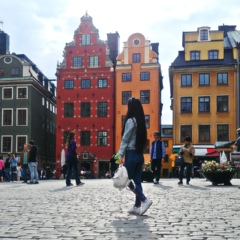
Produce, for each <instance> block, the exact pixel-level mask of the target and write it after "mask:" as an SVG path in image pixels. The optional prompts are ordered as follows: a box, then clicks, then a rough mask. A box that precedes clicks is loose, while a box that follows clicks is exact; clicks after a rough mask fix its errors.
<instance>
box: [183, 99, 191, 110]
mask: <svg viewBox="0 0 240 240" xmlns="http://www.w3.org/2000/svg"><path fill="white" fill-rule="evenodd" d="M191 112H192V98H191V97H182V98H181V113H191Z"/></svg>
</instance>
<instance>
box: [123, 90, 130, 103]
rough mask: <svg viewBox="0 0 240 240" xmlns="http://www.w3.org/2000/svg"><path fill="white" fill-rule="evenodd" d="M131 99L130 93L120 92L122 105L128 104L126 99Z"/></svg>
mask: <svg viewBox="0 0 240 240" xmlns="http://www.w3.org/2000/svg"><path fill="white" fill-rule="evenodd" d="M131 97H132V92H131V91H124V92H122V105H126V104H127V103H128V99H129V98H131Z"/></svg>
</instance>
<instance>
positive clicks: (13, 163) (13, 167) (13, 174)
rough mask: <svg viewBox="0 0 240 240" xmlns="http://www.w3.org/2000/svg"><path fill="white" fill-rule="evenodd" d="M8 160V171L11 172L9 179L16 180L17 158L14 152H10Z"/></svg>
mask: <svg viewBox="0 0 240 240" xmlns="http://www.w3.org/2000/svg"><path fill="white" fill-rule="evenodd" d="M9 162H10V173H11V180H12V181H11V182H16V180H17V164H18V160H17V158H16V157H15V154H14V153H11V156H10V160H9Z"/></svg>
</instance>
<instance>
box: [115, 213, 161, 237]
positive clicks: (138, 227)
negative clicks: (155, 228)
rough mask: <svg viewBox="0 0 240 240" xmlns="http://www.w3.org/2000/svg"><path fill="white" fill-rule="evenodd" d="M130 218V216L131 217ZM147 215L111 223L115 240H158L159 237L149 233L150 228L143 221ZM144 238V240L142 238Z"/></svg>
mask: <svg viewBox="0 0 240 240" xmlns="http://www.w3.org/2000/svg"><path fill="white" fill-rule="evenodd" d="M131 216H132V215H131ZM146 218H149V217H148V216H147V215H144V216H136V218H134V219H118V220H114V221H112V222H111V225H112V226H113V227H114V228H115V235H116V237H117V239H127V238H129V236H131V238H132V239H137V238H139V239H159V236H158V235H156V234H154V233H152V232H150V228H149V226H148V224H147V223H146V221H145V219H146ZM143 237H144V238H143Z"/></svg>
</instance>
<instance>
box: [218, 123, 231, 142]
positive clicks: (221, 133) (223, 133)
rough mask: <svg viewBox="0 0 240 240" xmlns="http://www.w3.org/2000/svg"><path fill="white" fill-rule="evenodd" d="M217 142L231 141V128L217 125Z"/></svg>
mask: <svg viewBox="0 0 240 240" xmlns="http://www.w3.org/2000/svg"><path fill="white" fill-rule="evenodd" d="M217 141H229V126H228V125H227V124H219V125H217Z"/></svg>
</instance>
